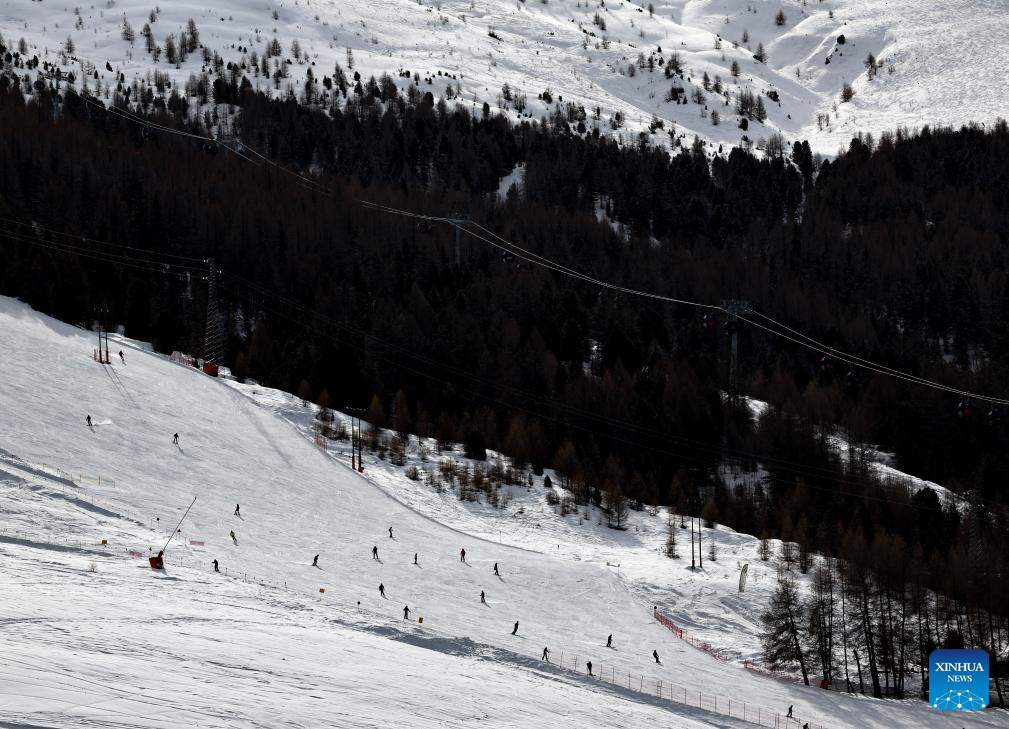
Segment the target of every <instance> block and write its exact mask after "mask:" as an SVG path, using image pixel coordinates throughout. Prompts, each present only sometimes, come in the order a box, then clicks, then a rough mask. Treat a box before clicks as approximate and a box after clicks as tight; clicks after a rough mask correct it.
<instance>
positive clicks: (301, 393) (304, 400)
mask: <svg viewBox="0 0 1009 729" xmlns="http://www.w3.org/2000/svg"><path fill="white" fill-rule="evenodd" d="M298 397H299V398H301V406H302V407H306V408H307V407H308V403H310V402H311V401H312V400H313V399H315V398H314V396H313V395H312V386H311V385H309V384H308V380H302V381H301V382H300V383H299V384H298Z"/></svg>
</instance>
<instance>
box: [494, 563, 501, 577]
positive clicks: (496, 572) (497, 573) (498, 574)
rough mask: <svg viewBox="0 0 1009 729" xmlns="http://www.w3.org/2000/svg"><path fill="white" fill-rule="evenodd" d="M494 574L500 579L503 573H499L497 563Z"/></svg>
mask: <svg viewBox="0 0 1009 729" xmlns="http://www.w3.org/2000/svg"><path fill="white" fill-rule="evenodd" d="M494 574H495V575H497V576H498V577H500V576H501V573H500V572H498V571H497V562H495V563H494Z"/></svg>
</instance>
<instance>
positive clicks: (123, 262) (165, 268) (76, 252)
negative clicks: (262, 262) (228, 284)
mask: <svg viewBox="0 0 1009 729" xmlns="http://www.w3.org/2000/svg"><path fill="white" fill-rule="evenodd" d="M0 237H4V238H7V239H9V240H12V241H14V242H16V243H24V244H25V245H30V246H33V247H36V248H44V249H47V250H51V251H54V252H56V253H63V254H67V255H73V256H77V257H79V258H87V259H90V260H94V261H97V262H99V263H108V264H110V265H114V266H125V267H128V268H133V269H138V270H141V271H147V272H150V273H159V274H164V275H174V276H185V275H187V274H189V273H201V274H203V273H205V271H202V270H196V269H192V268H189V267H183V266H179V265H178V264H169V263H164V262H162V261H147V260H143V259H136V258H130V259H122V258H109V257H106V256H103V255H95V254H94V253H93V252H89V251H87V250H84V249H77V248H70V247H67V246H65V245H54V244H49V243H46V242H44V241H39V240H35V239H32V238H25V237H21V236H15V235H11V234H10V233H6V232H4V231H0ZM179 269H182V270H179Z"/></svg>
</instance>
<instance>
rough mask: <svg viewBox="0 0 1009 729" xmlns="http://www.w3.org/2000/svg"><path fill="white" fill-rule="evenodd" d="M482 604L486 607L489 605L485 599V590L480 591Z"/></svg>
mask: <svg viewBox="0 0 1009 729" xmlns="http://www.w3.org/2000/svg"><path fill="white" fill-rule="evenodd" d="M480 602H482V603H483V604H484V605H486V604H487V598H486V597H484V594H483V590H480Z"/></svg>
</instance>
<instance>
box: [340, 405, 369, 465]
mask: <svg viewBox="0 0 1009 729" xmlns="http://www.w3.org/2000/svg"><path fill="white" fill-rule="evenodd" d="M344 410H345V411H346V412H347V413H348V414H349V415H350V467H351V469H353V470H355V471H357V472H358V473H362V472H363V471H364V444H363V442H362V440H363V439H362V438H361V415H363V414H364V408H352V407H350V406H349V405H348V406H347V407H346V408H344Z"/></svg>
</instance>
